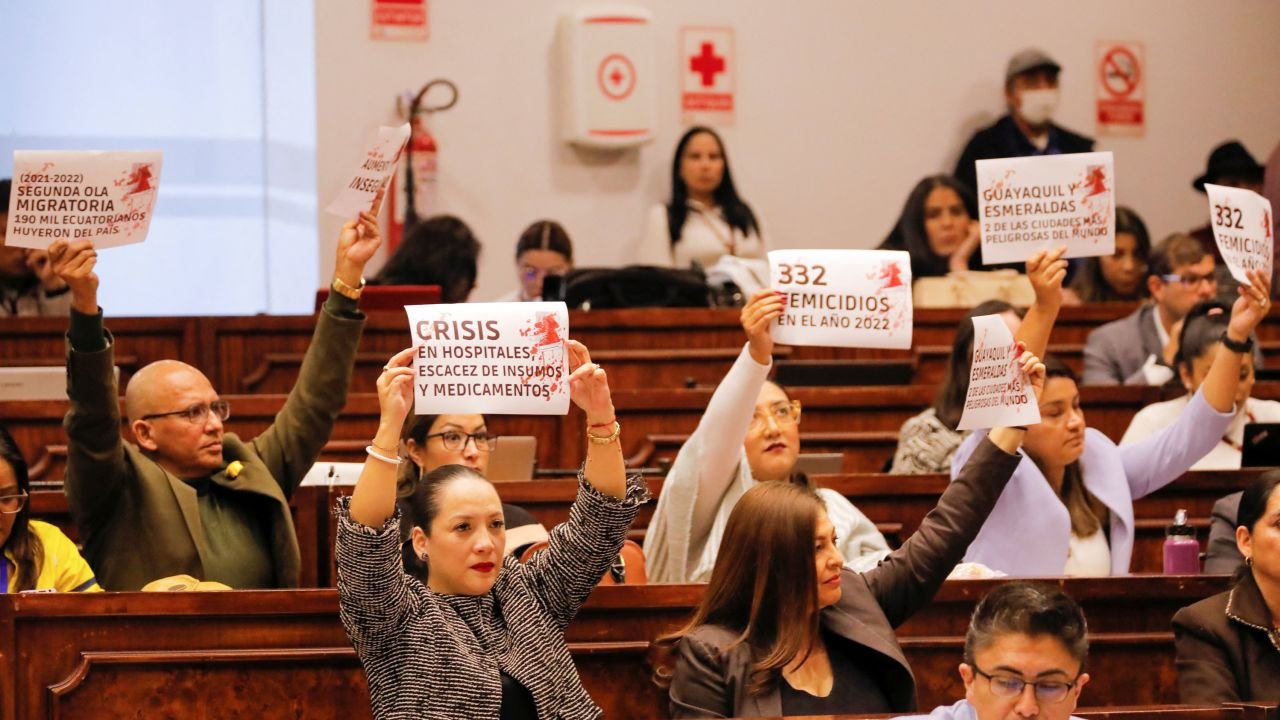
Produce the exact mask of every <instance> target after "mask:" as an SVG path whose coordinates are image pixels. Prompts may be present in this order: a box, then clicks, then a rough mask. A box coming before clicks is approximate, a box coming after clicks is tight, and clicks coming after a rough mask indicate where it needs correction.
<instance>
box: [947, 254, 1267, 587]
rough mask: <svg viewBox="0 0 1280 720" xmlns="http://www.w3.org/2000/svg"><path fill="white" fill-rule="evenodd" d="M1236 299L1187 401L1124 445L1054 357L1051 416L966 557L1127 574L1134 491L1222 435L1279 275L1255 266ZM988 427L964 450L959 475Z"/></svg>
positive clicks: (1153, 483) (1033, 431) (1044, 400)
mask: <svg viewBox="0 0 1280 720" xmlns="http://www.w3.org/2000/svg"><path fill="white" fill-rule="evenodd" d="M1249 278H1250V285H1249V286H1245V285H1242V286H1241V287H1240V290H1239V293H1240V297H1239V298H1238V299H1237V300H1236V302H1235V305H1234V306H1233V307H1232V309H1231V320H1230V322H1229V324H1228V325H1227V330H1226V333H1225V336H1224V338H1223V342H1222V347H1223V351H1222V352H1219V353H1218V355H1217V357H1216V358H1214V361H1213V365H1212V366H1211V367H1210V370H1209V374H1208V376H1207V377H1206V378H1205V381H1204V383H1203V384H1202V385H1201V387H1200V389H1199V390H1198V391H1197V392H1196V394H1195V396H1194V397H1192V398H1191V401H1190V402H1189V403H1188V404H1187V408H1186V411H1185V412H1184V413H1183V414H1182V416H1181V417H1179V418H1178V421H1177V422H1176V423H1174V424H1173V425H1171V426H1169V427H1167V428H1165V429H1164V430H1162V431H1161V432H1159V433H1157V434H1156V435H1153V436H1152V437H1150V438H1147V439H1146V440H1144V441H1142V442H1140V443H1135V444H1133V445H1125V446H1123V447H1118V446H1117V445H1116V444H1115V443H1114V442H1112V441H1111V439H1110V438H1108V437H1107V436H1106V435H1103V434H1102V433H1101V432H1099V431H1097V430H1094V429H1091V428H1087V427H1086V425H1085V418H1084V413H1083V411H1082V410H1081V408H1080V391H1079V388H1078V386H1077V383H1076V378H1075V375H1074V374H1073V373H1072V372H1071V370H1070V369H1068V368H1067V367H1066V366H1064V365H1062V364H1061V363H1057V362H1052V359H1050V360H1047V361H1046V363H1045V365H1046V368H1047V370H1048V373H1047V374H1048V378H1047V380H1046V381H1045V388H1044V392H1043V393H1041V395H1040V397H1039V398H1038V402H1039V406H1040V417H1041V422H1040V424H1038V425H1032V426H1031V427H1030V428H1028V429H1027V436H1026V440H1025V441H1024V442H1023V451H1024V453H1025V457H1024V458H1023V459H1022V462H1021V463H1019V465H1018V469H1017V470H1016V471H1015V472H1014V474H1013V479H1012V480H1010V481H1009V484H1008V486H1007V487H1006V488H1005V490H1004V492H1003V493H1002V494H1001V495H1000V500H999V501H998V502H997V503H996V507H995V510H993V511H992V513H991V515H990V516H989V517H988V518H987V522H986V524H985V525H983V527H982V530H981V531H980V532H979V533H978V537H977V538H976V539H975V540H974V541H973V544H971V545H970V546H969V550H968V552H967V553H965V557H964V559H965V560H966V561H969V562H978V563H982V564H983V565H986V566H988V567H990V568H992V569H994V570H999V571H1001V572H1004V573H1007V574H1009V575H1014V576H1023V577H1026V576H1056V575H1123V574H1126V573H1128V572H1129V561H1130V559H1131V557H1132V556H1133V539H1134V520H1133V501H1134V499H1136V498H1141V497H1143V496H1146V495H1149V494H1150V493H1153V492H1155V491H1156V490H1159V489H1160V488H1162V487H1164V486H1165V485H1167V484H1169V483H1170V482H1172V481H1173V480H1174V479H1176V478H1177V477H1178V476H1180V475H1182V473H1184V472H1186V471H1187V470H1188V469H1189V468H1190V467H1191V466H1192V465H1193V464H1194V463H1195V462H1196V461H1197V460H1199V459H1200V458H1201V457H1202V456H1203V455H1205V454H1206V453H1208V452H1209V451H1210V450H1212V449H1213V448H1214V447H1215V446H1216V445H1217V444H1218V441H1219V439H1220V438H1221V437H1222V435H1223V433H1224V432H1225V431H1226V429H1227V425H1228V424H1229V423H1230V422H1231V418H1232V415H1233V414H1234V412H1235V393H1236V385H1237V384H1238V383H1239V382H1240V369H1241V365H1242V360H1243V358H1244V355H1246V354H1247V353H1249V352H1251V351H1252V349H1253V347H1252V341H1251V340H1250V339H1249V338H1250V336H1251V335H1252V333H1253V330H1254V328H1256V327H1257V326H1258V324H1259V323H1261V322H1262V319H1263V317H1265V316H1266V314H1267V311H1268V310H1269V309H1270V301H1269V298H1270V294H1271V283H1270V278H1266V277H1263V276H1262V275H1261V274H1259V273H1256V272H1253V271H1250V273H1249ZM983 435H984V433H980V432H978V433H974V434H973V435H972V436H970V437H969V439H968V440H966V441H965V442H964V444H962V445H961V446H960V449H959V450H957V451H956V455H955V459H954V460H953V461H952V465H951V476H952V478H955V477H956V476H957V475H958V474H959V471H960V468H962V467H964V463H965V462H966V461H967V460H968V458H969V455H970V454H971V453H972V452H973V449H974V448H975V447H976V446H977V444H978V442H980V441H981V439H982V436H983Z"/></svg>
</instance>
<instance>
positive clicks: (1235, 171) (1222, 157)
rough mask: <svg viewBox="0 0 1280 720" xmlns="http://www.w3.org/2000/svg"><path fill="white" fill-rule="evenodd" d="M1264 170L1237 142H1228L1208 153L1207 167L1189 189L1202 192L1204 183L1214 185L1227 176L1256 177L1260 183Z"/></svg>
mask: <svg viewBox="0 0 1280 720" xmlns="http://www.w3.org/2000/svg"><path fill="white" fill-rule="evenodd" d="M1264 170H1265V168H1263V167H1262V166H1261V165H1259V164H1258V161H1257V160H1255V159H1254V158H1253V156H1252V155H1250V154H1249V151H1248V150H1245V149H1244V145H1241V144H1240V141H1239V140H1228V141H1227V142H1224V143H1222V144H1221V145H1219V146H1218V147H1216V148H1214V149H1213V152H1211V153H1209V167H1208V168H1206V169H1205V171H1204V174H1203V175H1201V176H1200V177H1198V178H1196V179H1195V180H1192V181H1191V187H1193V188H1195V189H1196V190H1199V191H1200V192H1204V184H1205V183H1216V182H1218V179H1219V178H1221V177H1225V176H1229V175H1234V176H1236V177H1246V178H1251V177H1257V178H1258V180H1259V181H1261V180H1262V175H1263V171H1264Z"/></svg>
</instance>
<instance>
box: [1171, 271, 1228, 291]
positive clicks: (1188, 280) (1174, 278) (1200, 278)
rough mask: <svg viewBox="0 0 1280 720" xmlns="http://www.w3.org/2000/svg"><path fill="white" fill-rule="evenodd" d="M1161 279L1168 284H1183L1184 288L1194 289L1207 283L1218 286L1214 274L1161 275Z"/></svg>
mask: <svg viewBox="0 0 1280 720" xmlns="http://www.w3.org/2000/svg"><path fill="white" fill-rule="evenodd" d="M1160 279H1161V280H1164V281H1165V282H1167V283H1182V286H1183V287H1185V288H1193V287H1196V286H1197V285H1199V284H1201V283H1206V282H1207V283H1209V284H1211V285H1217V284H1218V278H1217V277H1215V276H1214V275H1212V274H1209V275H1195V274H1193V273H1182V274H1181V275H1179V274H1178V273H1169V274H1168V275H1161V276H1160Z"/></svg>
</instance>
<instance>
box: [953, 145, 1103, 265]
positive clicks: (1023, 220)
mask: <svg viewBox="0 0 1280 720" xmlns="http://www.w3.org/2000/svg"><path fill="white" fill-rule="evenodd" d="M977 169H978V219H979V220H980V221H981V227H982V262H983V264H984V265H996V264H999V263H1008V262H1023V261H1024V260H1026V259H1027V258H1029V257H1031V256H1032V255H1034V254H1035V253H1036V251H1038V250H1044V249H1052V248H1056V247H1059V246H1061V245H1066V246H1067V254H1066V257H1069V258H1074V257H1089V256H1091V255H1111V254H1112V253H1114V252H1115V249H1116V203H1115V166H1114V163H1113V161H1112V158H1111V153H1109V152H1092V153H1074V154H1070V155H1035V156H1031V157H1018V158H1000V159H997V160H979V161H978V162H977Z"/></svg>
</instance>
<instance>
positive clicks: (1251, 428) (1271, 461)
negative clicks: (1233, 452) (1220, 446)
mask: <svg viewBox="0 0 1280 720" xmlns="http://www.w3.org/2000/svg"><path fill="white" fill-rule="evenodd" d="M1240 467H1247V468H1249V467H1280V423H1249V424H1247V425H1245V426H1244V443H1243V446H1242V449H1241V453H1240Z"/></svg>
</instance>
